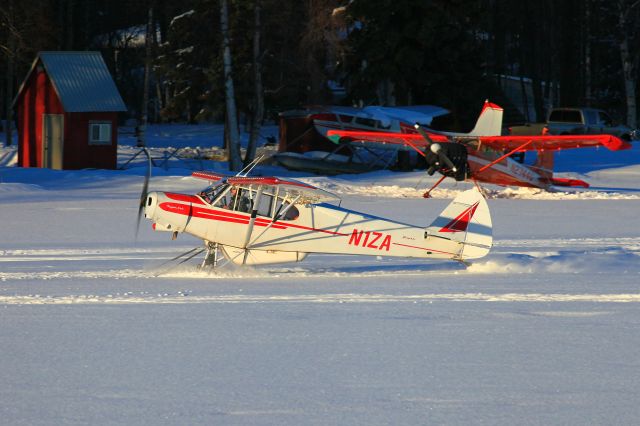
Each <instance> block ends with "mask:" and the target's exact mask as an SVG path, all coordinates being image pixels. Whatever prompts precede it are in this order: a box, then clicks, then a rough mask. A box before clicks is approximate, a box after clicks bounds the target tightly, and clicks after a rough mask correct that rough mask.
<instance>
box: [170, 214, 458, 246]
mask: <svg viewBox="0 0 640 426" xmlns="http://www.w3.org/2000/svg"><path fill="white" fill-rule="evenodd" d="M158 207H160V208H161V209H162V210H164V211H167V212H170V213H176V214H182V215H191V216H193V217H198V218H202V219H209V220H217V221H221V222H231V223H239V224H242V225H247V224H249V219H250V216H249V215H248V214H242V213H235V212H232V211H223V210H212V209H207V208H200V207H194V208H191V207H190V206H187V205H184V204H179V203H160V205H159V206H158ZM270 223H271V221H270V220H268V219H262V218H256V221H255V225H256V226H265V227H266V226H269V224H270ZM271 227H272V228H275V229H288V228H295V229H301V230H305V231H313V232H322V233H325V234H329V235H336V236H341V237H348V236H349V235H350V234H345V233H342V232H336V231H329V230H326V229H316V228H311V227H308V226H304V225H297V224H294V223H285V222H275V223H274V224H273V225H272V226H271ZM391 244H393V245H396V246H401V247H407V248H413V249H417V250H423V251H430V252H434V253H442V254H447V255H452V256H453V255H455V253H449V252H446V251H440V250H434V249H430V248H426V247H417V246H411V245H407V244H400V243H393V242H392V243H391Z"/></svg>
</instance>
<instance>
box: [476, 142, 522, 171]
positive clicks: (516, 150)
mask: <svg viewBox="0 0 640 426" xmlns="http://www.w3.org/2000/svg"><path fill="white" fill-rule="evenodd" d="M532 143H533V139H529V140H528V141H527V142H525V143H523V144H522V145H520V146H519V147H517V148H514V149H512V150H511V151H509V152H507V153H506V154H505V155H503V156H502V157H500V158H498V159H497V160H493V161H492V162H490V163H489V164H487V165H486V166H482V168H480V169H479V170H478V171H477V172H476V173H480V172H483V171H485V170H487V169H488V168H489V167H491V166H493V165H494V164H497V163H499V162H501V161H502V160H504V159H505V158H507V157H508V156H510V155H511V154H513V153H515V152H518V151H520V150H521V149H522V148H524V147H525V146H527V145H530V144H532Z"/></svg>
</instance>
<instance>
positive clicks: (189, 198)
mask: <svg viewBox="0 0 640 426" xmlns="http://www.w3.org/2000/svg"><path fill="white" fill-rule="evenodd" d="M164 195H166V196H167V198H170V199H172V200H176V201H182V202H185V203H193V204H204V201H202V200H201V199H200V198H198V197H197V196H196V195H186V194H176V193H174V192H165V193H164Z"/></svg>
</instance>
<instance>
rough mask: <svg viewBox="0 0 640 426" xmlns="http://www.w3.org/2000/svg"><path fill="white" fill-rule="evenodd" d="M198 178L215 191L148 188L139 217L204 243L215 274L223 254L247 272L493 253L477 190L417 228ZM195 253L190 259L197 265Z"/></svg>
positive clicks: (308, 191)
mask: <svg viewBox="0 0 640 426" xmlns="http://www.w3.org/2000/svg"><path fill="white" fill-rule="evenodd" d="M193 176H194V177H196V178H201V179H204V180H207V181H209V183H210V186H208V187H207V188H206V189H205V190H203V191H201V192H200V193H199V194H197V195H189V194H178V193H173V192H150V193H146V188H147V183H146V182H145V189H144V190H143V196H142V197H141V205H140V211H139V214H141V213H142V212H143V211H144V216H145V217H146V218H147V219H149V220H150V221H152V222H153V229H154V230H156V231H166V232H170V233H172V236H173V238H175V237H177V235H178V234H180V233H187V234H191V235H193V236H194V237H196V238H199V239H202V240H203V241H204V244H205V249H202V250H200V252H202V251H204V250H207V254H206V258H205V261H204V262H203V266H204V265H205V264H209V265H214V266H215V265H216V264H217V262H218V260H219V253H222V255H223V256H224V257H225V258H226V259H227V260H229V261H231V262H233V263H235V264H239V265H259V264H272V263H283V262H297V261H301V260H303V259H304V258H305V257H306V256H307V255H308V254H309V253H327V254H354V255H372V256H396V257H414V258H425V259H451V260H456V261H460V262H463V263H465V262H467V261H468V260H471V259H477V258H480V257H483V256H485V255H486V254H487V253H488V252H489V250H490V249H491V245H492V225H491V217H490V214H489V208H488V206H487V203H486V201H485V199H484V198H483V196H482V195H481V193H480V192H479V191H478V190H476V189H471V190H468V191H465V192H462V193H461V194H460V195H458V197H456V199H455V200H453V202H451V203H450V204H449V206H448V207H447V208H446V209H445V210H444V211H443V212H442V213H441V214H440V215H439V216H438V217H437V218H436V219H435V220H434V221H433V222H432V223H431V224H430V225H428V226H413V225H408V224H405V223H401V222H397V221H394V220H389V219H384V218H380V217H376V216H372V215H368V214H365V213H360V212H356V211H353V210H348V209H345V208H342V207H340V205H339V203H336V202H337V201H338V200H339V198H338V197H336V196H335V195H333V194H331V193H329V192H326V191H324V190H322V189H319V188H316V187H314V186H311V185H308V184H306V183H303V182H298V181H295V180H290V179H280V178H277V177H246V176H224V175H221V174H218V173H213V172H194V173H193ZM332 202H333V203H332ZM139 219H140V216H139V218H138V220H139ZM138 223H139V222H138ZM195 250H196V249H194V250H191V251H189V252H187V253H184V255H185V256H186V255H190V257H189V259H190V258H192V257H193V256H195V255H196V254H198V253H196V254H193V255H191V253H193V252H194V251H195ZM181 256H183V255H180V256H178V257H177V258H174V259H172V260H175V259H178V258H179V257H181Z"/></svg>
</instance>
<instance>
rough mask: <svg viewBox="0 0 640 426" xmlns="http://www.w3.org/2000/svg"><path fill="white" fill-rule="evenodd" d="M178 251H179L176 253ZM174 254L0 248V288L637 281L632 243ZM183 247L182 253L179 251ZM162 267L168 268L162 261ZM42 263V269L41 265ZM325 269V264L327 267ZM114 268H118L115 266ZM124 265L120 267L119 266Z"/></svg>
mask: <svg viewBox="0 0 640 426" xmlns="http://www.w3.org/2000/svg"><path fill="white" fill-rule="evenodd" d="M182 248H185V247H182ZM182 248H174V249H173V250H175V251H169V250H167V249H166V248H136V249H133V248H114V247H107V248H100V249H65V248H49V249H33V250H28V249H5V250H0V266H2V268H1V269H0V282H6V281H24V280H37V281H41V280H65V279H67V280H72V279H82V280H92V279H148V278H156V277H159V279H162V278H170V279H181V278H182V279H208V280H212V279H213V280H215V279H222V280H234V279H246V278H260V279H293V278H302V277H313V278H322V277H325V278H326V277H345V276H348V277H351V278H369V277H396V276H416V275H424V274H430V275H434V274H437V275H452V274H453V275H457V274H463V275H465V274H467V275H468V274H534V273H539V272H546V273H558V274H576V273H588V274H602V273H603V272H602V271H605V272H604V273H606V271H607V270H609V269H610V268H612V267H613V268H615V269H616V271H618V273H619V274H625V275H631V276H633V275H640V238H584V239H540V240H524V239H523V240H498V241H496V242H495V246H494V250H493V251H492V253H491V254H490V255H489V256H487V257H486V258H483V259H481V260H478V261H475V262H472V264H471V265H470V266H469V267H467V268H465V267H464V266H463V265H461V264H458V263H455V262H448V261H429V260H422V259H405V258H374V257H368V258H353V257H351V256H330V257H331V261H330V262H325V261H322V262H321V263H320V262H314V260H313V259H321V258H322V255H317V256H312V257H310V258H309V259H308V260H305V261H304V262H302V263H299V264H295V265H294V266H291V265H285V266H283V265H270V266H262V267H237V266H234V265H225V267H223V268H220V269H217V270H215V271H211V270H198V269H197V265H198V264H199V262H200V259H201V257H202V256H198V258H194V259H192V260H190V261H189V262H188V263H184V264H182V265H176V264H175V263H171V262H168V261H169V260H170V259H171V258H173V257H174V256H175V253H177V252H180V251H182V250H181V249H182ZM186 248H188V247H186ZM167 262H168V263H167ZM43 265H44V267H43ZM327 265H331V266H327ZM119 266H120V267H119ZM123 266H124V267H123Z"/></svg>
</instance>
